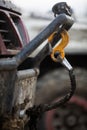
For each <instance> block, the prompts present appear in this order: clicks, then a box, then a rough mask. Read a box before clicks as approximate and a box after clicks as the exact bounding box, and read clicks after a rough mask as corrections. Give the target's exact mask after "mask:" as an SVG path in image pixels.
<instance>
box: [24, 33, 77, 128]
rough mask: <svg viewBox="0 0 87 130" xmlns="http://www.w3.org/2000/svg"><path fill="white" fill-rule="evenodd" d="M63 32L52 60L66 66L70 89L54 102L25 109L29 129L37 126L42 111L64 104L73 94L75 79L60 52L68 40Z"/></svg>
mask: <svg viewBox="0 0 87 130" xmlns="http://www.w3.org/2000/svg"><path fill="white" fill-rule="evenodd" d="M63 34H64V37H63V38H65V39H66V40H64V39H63V40H62V41H61V43H62V46H61V43H60V44H59V48H60V50H59V48H58V46H57V47H56V48H54V51H53V53H54V56H55V52H56V51H57V49H58V51H60V52H59V53H58V55H57V57H55V58H56V60H55V58H53V60H54V61H55V62H60V63H61V64H62V65H64V66H65V67H66V68H67V70H68V73H69V77H70V83H71V87H70V91H69V93H68V94H66V95H65V96H63V97H62V98H60V99H59V100H58V101H56V102H53V103H48V104H40V105H36V106H33V107H32V108H29V109H28V110H26V114H27V115H28V116H29V117H30V120H29V124H30V125H29V126H30V130H33V129H37V127H36V126H37V122H38V119H40V117H41V116H42V115H43V113H44V112H46V111H49V110H52V109H56V108H57V107H60V106H62V105H64V104H65V103H67V102H68V101H69V100H70V98H71V97H72V96H73V94H74V92H75V89H76V79H75V75H74V71H73V68H72V66H71V65H70V64H69V62H68V61H67V60H66V58H65V57H64V58H63V59H62V58H61V56H62V55H61V53H62V51H63V49H64V48H62V47H64V46H65V44H66V43H65V42H67V41H68V35H67V33H66V31H64V33H63ZM52 36H53V35H52ZM53 37H54V36H53ZM51 39H52V38H51ZM63 41H64V42H63ZM63 44H64V45H63ZM52 57H53V55H52ZM52 57H51V58H52ZM59 58H60V60H59Z"/></svg>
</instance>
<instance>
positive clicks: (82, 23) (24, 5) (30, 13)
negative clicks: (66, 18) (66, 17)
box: [12, 0, 87, 53]
mask: <svg viewBox="0 0 87 130" xmlns="http://www.w3.org/2000/svg"><path fill="white" fill-rule="evenodd" d="M61 1H62V0H47V1H41V0H32V1H30V0H28V1H26V2H25V1H24V0H12V2H13V3H15V4H16V5H17V6H18V7H20V9H21V12H22V14H23V16H22V17H23V20H24V22H25V24H26V26H27V29H28V32H29V36H30V40H32V38H34V37H35V36H36V35H37V34H38V33H39V32H40V31H41V30H43V28H44V27H45V26H47V25H48V24H49V23H50V22H51V21H52V20H53V19H54V14H53V13H52V7H53V5H54V4H55V3H58V2H61ZM63 1H65V2H67V3H68V5H70V6H71V7H72V9H73V17H74V19H75V24H74V25H73V28H72V29H73V30H74V31H73V30H72V31H71V32H70V40H71V43H70V45H69V46H68V47H67V49H66V51H68V52H72V50H73V51H75V52H77V49H78V52H79V51H80V53H81V52H82V53H83V52H85V53H86V52H87V47H86V40H87V35H86V34H87V0H77V1H75V0H63ZM80 42H81V43H80ZM77 46H78V47H77Z"/></svg>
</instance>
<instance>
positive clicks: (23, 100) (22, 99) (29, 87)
mask: <svg viewBox="0 0 87 130" xmlns="http://www.w3.org/2000/svg"><path fill="white" fill-rule="evenodd" d="M38 72H39V71H38V70H37V71H36V70H34V69H30V70H24V71H19V72H18V73H17V81H16V85H15V92H14V93H15V99H14V103H15V106H20V109H21V110H23V109H25V107H31V106H32V105H33V103H34V97H35V89H36V82H37V75H38Z"/></svg>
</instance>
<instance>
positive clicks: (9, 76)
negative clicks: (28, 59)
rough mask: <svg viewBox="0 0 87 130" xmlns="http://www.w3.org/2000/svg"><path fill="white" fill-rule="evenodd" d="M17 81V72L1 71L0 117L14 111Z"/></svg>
mask: <svg viewBox="0 0 87 130" xmlns="http://www.w3.org/2000/svg"><path fill="white" fill-rule="evenodd" d="M15 79H16V70H12V71H0V115H2V114H5V113H7V112H8V113H10V112H11V110H12V100H13V93H14V87H15Z"/></svg>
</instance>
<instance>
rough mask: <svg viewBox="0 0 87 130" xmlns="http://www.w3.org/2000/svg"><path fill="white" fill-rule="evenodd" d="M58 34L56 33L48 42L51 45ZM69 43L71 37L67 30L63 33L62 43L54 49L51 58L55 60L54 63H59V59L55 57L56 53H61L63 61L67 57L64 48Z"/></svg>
mask: <svg viewBox="0 0 87 130" xmlns="http://www.w3.org/2000/svg"><path fill="white" fill-rule="evenodd" d="M55 33H56V32H54V33H53V34H52V35H51V36H50V37H49V38H48V42H49V43H50V42H51V41H52V39H53V37H54V35H55ZM68 42H69V35H68V32H67V31H66V30H64V31H63V32H62V33H61V41H60V43H59V44H58V45H56V46H55V47H54V48H53V49H52V53H51V58H52V59H53V61H55V62H58V60H57V58H56V57H55V54H56V52H58V53H59V55H60V57H61V59H64V57H65V52H64V48H65V47H66V46H67V44H68Z"/></svg>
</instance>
